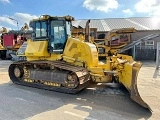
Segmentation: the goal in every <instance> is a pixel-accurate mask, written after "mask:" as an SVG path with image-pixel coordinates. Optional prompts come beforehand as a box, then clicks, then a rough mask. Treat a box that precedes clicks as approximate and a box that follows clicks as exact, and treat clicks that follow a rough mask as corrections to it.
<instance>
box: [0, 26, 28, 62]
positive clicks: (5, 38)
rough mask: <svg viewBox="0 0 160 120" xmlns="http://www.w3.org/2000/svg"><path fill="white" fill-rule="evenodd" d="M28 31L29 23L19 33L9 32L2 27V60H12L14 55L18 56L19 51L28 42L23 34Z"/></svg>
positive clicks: (0, 49) (0, 43)
mask: <svg viewBox="0 0 160 120" xmlns="http://www.w3.org/2000/svg"><path fill="white" fill-rule="evenodd" d="M28 29H29V27H28V25H27V23H25V24H24V26H23V27H22V28H21V30H19V31H14V30H10V31H7V29H6V28H5V27H2V30H1V31H0V34H2V35H1V38H0V40H1V42H0V58H1V59H2V60H4V59H11V58H12V55H14V54H16V52H17V50H18V49H19V48H20V47H21V45H22V44H23V42H24V41H25V40H26V37H25V36H24V35H23V34H24V31H25V30H28Z"/></svg>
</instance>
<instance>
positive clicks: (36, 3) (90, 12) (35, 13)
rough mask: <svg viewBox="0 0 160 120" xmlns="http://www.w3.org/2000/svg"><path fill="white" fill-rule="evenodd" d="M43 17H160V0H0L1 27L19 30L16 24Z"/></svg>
mask: <svg viewBox="0 0 160 120" xmlns="http://www.w3.org/2000/svg"><path fill="white" fill-rule="evenodd" d="M42 14H49V15H52V16H54V15H56V16H64V15H71V16H73V17H75V19H89V18H90V19H101V18H127V17H150V16H151V17H160V0H0V28H1V27H2V26H4V27H6V28H8V29H18V27H17V21H18V26H19V28H21V27H22V26H23V24H24V23H28V22H29V20H31V19H33V18H36V17H39V16H40V15H42ZM8 17H11V18H13V19H15V20H11V19H9V18H8Z"/></svg>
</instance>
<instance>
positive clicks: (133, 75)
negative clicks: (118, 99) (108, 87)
mask: <svg viewBox="0 0 160 120" xmlns="http://www.w3.org/2000/svg"><path fill="white" fill-rule="evenodd" d="M141 66H142V63H140V62H133V63H125V64H124V70H122V71H121V73H120V74H119V82H120V83H122V84H123V85H124V86H125V87H126V88H127V89H128V91H129V93H130V97H131V99H132V100H134V101H135V102H137V103H138V104H140V105H141V106H143V107H145V108H148V109H150V110H151V108H150V107H149V106H148V105H147V104H146V103H145V102H144V101H143V100H142V98H141V96H140V94H139V92H138V87H137V77H138V73H139V70H140V68H141Z"/></svg>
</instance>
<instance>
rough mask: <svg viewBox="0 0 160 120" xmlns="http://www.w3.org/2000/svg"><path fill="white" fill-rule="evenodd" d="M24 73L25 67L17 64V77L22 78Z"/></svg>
mask: <svg viewBox="0 0 160 120" xmlns="http://www.w3.org/2000/svg"><path fill="white" fill-rule="evenodd" d="M23 74H24V71H23V68H21V67H18V66H16V67H15V68H14V75H15V77H17V78H22V76H23Z"/></svg>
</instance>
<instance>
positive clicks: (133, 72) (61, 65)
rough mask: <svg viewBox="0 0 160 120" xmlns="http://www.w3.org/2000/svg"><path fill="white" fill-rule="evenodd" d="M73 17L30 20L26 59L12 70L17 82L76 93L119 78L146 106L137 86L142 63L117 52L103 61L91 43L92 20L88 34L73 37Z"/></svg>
mask: <svg viewBox="0 0 160 120" xmlns="http://www.w3.org/2000/svg"><path fill="white" fill-rule="evenodd" d="M73 20H74V18H73V17H72V16H69V15H68V16H62V17H58V16H50V15H42V16H40V17H39V18H37V19H33V20H31V21H30V24H29V25H30V27H31V28H33V33H32V39H28V40H27V44H26V48H25V51H24V55H25V57H26V60H21V61H16V62H13V63H12V64H11V65H10V66H9V69H8V72H9V77H10V79H11V81H12V82H13V83H15V84H19V85H24V86H29V87H36V88H42V89H47V90H54V91H57V92H63V93H70V94H75V93H77V92H79V91H81V90H83V89H85V88H87V87H88V86H89V85H90V84H92V83H112V82H113V81H116V82H117V83H120V84H122V85H123V86H125V88H126V89H127V90H128V91H129V93H130V97H131V99H133V100H134V101H135V102H137V103H139V104H140V105H141V106H143V107H145V108H149V106H148V105H147V104H146V103H145V102H144V101H143V100H142V98H141V97H140V95H139V92H138V89H137V76H138V72H139V70H140V68H141V66H142V63H140V62H136V61H134V60H133V59H132V57H131V56H128V55H123V54H116V55H108V56H106V59H105V61H100V60H99V55H98V48H97V46H96V44H94V43H91V42H90V36H89V23H90V20H88V22H87V23H86V32H85V34H83V33H79V37H76V38H73V37H72V35H71V33H72V21H73Z"/></svg>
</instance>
